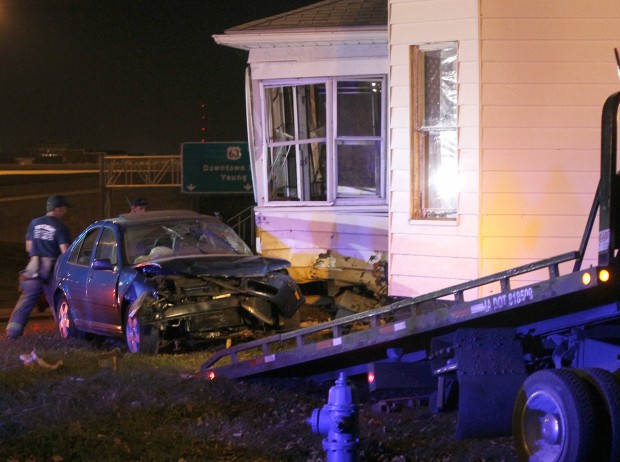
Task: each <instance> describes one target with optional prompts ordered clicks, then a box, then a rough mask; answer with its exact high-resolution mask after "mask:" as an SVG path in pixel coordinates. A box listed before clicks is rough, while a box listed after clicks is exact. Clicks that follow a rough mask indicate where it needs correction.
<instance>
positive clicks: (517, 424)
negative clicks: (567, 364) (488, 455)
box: [513, 369, 602, 462]
mask: <svg viewBox="0 0 620 462" xmlns="http://www.w3.org/2000/svg"><path fill="white" fill-rule="evenodd" d="M599 404H600V399H599V398H598V397H597V394H596V392H595V391H594V388H593V387H591V386H590V385H589V384H588V383H586V381H584V380H582V379H581V378H580V376H579V375H578V373H577V372H576V371H575V370H572V369H547V370H541V371H537V372H534V373H533V374H532V375H530V376H529V377H528V378H527V379H525V381H524V382H523V386H522V387H521V389H520V390H519V393H518V395H517V400H516V402H515V407H514V412H513V437H514V445H515V451H516V453H517V456H518V458H519V460H520V461H537V462H583V461H586V460H597V461H598V460H602V459H600V458H599V457H598V455H599V454H598V450H599V449H600V446H598V443H599V441H600V438H599V434H600V433H598V432H600V429H597V426H598V423H599V418H598V415H597V414H598V413H597V406H599Z"/></svg>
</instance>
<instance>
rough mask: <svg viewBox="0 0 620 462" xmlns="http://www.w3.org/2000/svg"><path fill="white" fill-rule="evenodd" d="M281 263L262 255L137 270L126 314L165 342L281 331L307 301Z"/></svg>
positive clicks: (176, 261) (164, 262)
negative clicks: (137, 289) (138, 289)
mask: <svg viewBox="0 0 620 462" xmlns="http://www.w3.org/2000/svg"><path fill="white" fill-rule="evenodd" d="M288 265H289V263H288V262H287V261H285V260H278V259H269V258H264V257H260V256H247V255H245V256H234V255H219V256H201V257H196V256H194V257H192V258H167V259H165V258H164V259H160V260H157V261H154V262H148V263H142V264H138V265H136V266H135V269H136V270H137V271H138V272H139V274H140V279H141V281H142V284H143V285H144V289H143V290H142V294H141V296H140V297H138V298H137V299H136V300H135V301H134V302H133V303H132V305H131V308H130V315H131V316H136V317H138V318H139V319H140V320H141V322H142V323H143V324H151V325H155V326H157V327H158V328H159V330H160V333H161V338H162V339H163V340H166V339H168V340H172V339H174V340H183V339H191V340H213V339H219V338H231V337H236V336H248V335H253V334H255V333H256V332H259V331H263V330H267V331H269V330H279V329H282V328H283V327H284V326H285V324H286V321H287V319H291V318H293V317H294V316H295V314H296V313H297V311H298V310H299V308H300V307H301V305H302V304H303V303H304V301H305V299H304V296H303V295H302V293H301V291H300V289H299V287H298V285H297V284H296V283H295V281H294V280H293V279H292V278H291V277H290V276H289V275H288V274H287V273H286V270H285V268H286V267H287V266H288Z"/></svg>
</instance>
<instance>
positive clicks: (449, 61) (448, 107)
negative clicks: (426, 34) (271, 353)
mask: <svg viewBox="0 0 620 462" xmlns="http://www.w3.org/2000/svg"><path fill="white" fill-rule="evenodd" d="M456 58H457V49H456V44H442V45H435V46H415V47H412V60H411V65H412V77H413V78H412V82H413V91H412V95H413V111H412V112H413V126H414V132H413V143H412V147H413V162H412V166H413V172H412V178H413V200H412V203H413V218H414V219H456V214H457V204H458V188H457V185H458V143H457V59H456Z"/></svg>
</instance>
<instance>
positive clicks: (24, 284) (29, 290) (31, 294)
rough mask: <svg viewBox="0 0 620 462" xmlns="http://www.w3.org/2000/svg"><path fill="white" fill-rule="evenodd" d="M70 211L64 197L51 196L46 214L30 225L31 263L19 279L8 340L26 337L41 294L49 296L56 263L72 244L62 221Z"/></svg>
mask: <svg viewBox="0 0 620 462" xmlns="http://www.w3.org/2000/svg"><path fill="white" fill-rule="evenodd" d="M68 207H70V204H69V202H67V200H66V199H65V198H64V197H63V196H50V197H49V198H48V199H47V204H46V210H47V213H46V214H45V215H43V216H42V217H39V218H35V219H34V220H32V221H31V222H30V224H29V225H28V230H27V231H26V252H28V255H29V256H30V260H29V261H28V266H27V267H26V269H25V270H24V271H22V272H21V273H20V276H19V289H20V292H21V294H20V296H19V300H17V303H16V304H15V308H13V312H12V313H11V318H10V319H9V323H8V324H7V326H6V336H7V337H8V338H11V339H14V338H17V337H19V336H21V335H22V334H23V332H24V327H26V323H27V322H28V317H29V316H30V313H31V312H32V309H33V308H34V307H35V306H36V304H37V302H38V300H39V297H40V296H41V293H43V292H44V293H45V296H46V297H47V296H48V295H50V294H49V293H48V292H49V291H47V290H46V289H47V286H48V284H49V282H50V281H51V279H52V275H53V274H52V273H53V270H54V263H55V262H56V259H57V258H58V256H59V255H60V254H63V253H65V252H66V251H67V249H68V248H69V244H70V243H71V238H70V234H69V229H68V228H67V226H65V224H64V223H62V222H61V221H60V218H61V217H62V216H63V215H64V214H65V213H67V209H68ZM48 303H49V304H50V306H52V300H49V299H48Z"/></svg>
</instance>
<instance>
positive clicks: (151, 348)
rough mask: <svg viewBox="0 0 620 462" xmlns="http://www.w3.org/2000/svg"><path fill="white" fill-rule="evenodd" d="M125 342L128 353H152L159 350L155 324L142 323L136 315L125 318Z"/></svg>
mask: <svg viewBox="0 0 620 462" xmlns="http://www.w3.org/2000/svg"><path fill="white" fill-rule="evenodd" d="M125 344H126V345H127V349H128V350H129V352H130V353H143V354H149V355H154V354H157V352H158V350H159V332H158V331H157V329H156V328H155V326H151V325H146V326H145V325H143V324H142V322H141V321H140V319H139V318H138V317H130V316H127V317H126V318H125Z"/></svg>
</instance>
